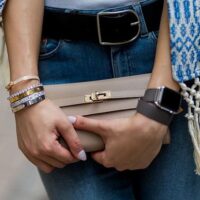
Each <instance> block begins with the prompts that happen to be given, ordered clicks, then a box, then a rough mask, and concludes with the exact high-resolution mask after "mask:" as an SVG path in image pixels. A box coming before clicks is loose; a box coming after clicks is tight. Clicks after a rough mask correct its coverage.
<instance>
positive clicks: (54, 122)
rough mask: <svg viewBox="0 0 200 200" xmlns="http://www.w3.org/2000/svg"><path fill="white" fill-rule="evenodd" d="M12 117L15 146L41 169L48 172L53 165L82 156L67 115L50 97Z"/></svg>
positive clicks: (63, 164) (74, 160) (70, 161)
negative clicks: (59, 140)
mask: <svg viewBox="0 0 200 200" xmlns="http://www.w3.org/2000/svg"><path fill="white" fill-rule="evenodd" d="M15 118H16V127H17V138H18V145H19V148H20V149H21V150H22V152H23V153H24V154H25V156H26V157H27V158H28V159H29V160H30V161H31V162H32V163H33V164H35V165H36V166H37V167H39V168H40V169H41V170H42V171H44V172H46V173H49V172H51V171H53V169H54V168H63V167H64V166H65V165H67V164H70V163H74V162H77V161H78V160H79V159H82V160H85V159H86V155H85V152H84V151H83V149H82V146H81V144H80V141H79V138H78V136H77V133H76V132H75V130H74V128H73V126H72V124H71V123H70V121H69V119H70V118H69V119H68V118H67V117H66V116H65V114H64V113H63V112H62V111H61V110H60V108H58V107H57V106H56V105H54V104H53V103H52V102H51V101H50V100H44V101H42V102H40V103H38V104H36V105H33V106H31V107H29V108H27V109H24V110H22V111H20V112H18V113H16V115H15ZM71 119H72V120H73V118H71ZM59 136H62V137H63V138H64V140H65V141H66V143H67V144H68V146H69V148H70V151H68V150H67V149H66V148H64V147H63V146H62V145H61V144H60V143H59V142H58V140H57V139H58V138H59Z"/></svg>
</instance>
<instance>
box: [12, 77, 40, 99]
mask: <svg viewBox="0 0 200 200" xmlns="http://www.w3.org/2000/svg"><path fill="white" fill-rule="evenodd" d="M39 83H40V82H39V81H38V80H27V81H23V82H21V83H18V84H17V85H13V87H12V88H11V89H10V95H12V94H13V93H15V92H18V91H20V90H23V89H26V88H28V87H30V86H32V85H37V84H39Z"/></svg>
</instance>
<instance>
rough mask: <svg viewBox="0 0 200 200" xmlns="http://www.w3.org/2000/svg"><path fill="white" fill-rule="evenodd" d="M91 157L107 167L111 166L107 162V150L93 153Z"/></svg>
mask: <svg viewBox="0 0 200 200" xmlns="http://www.w3.org/2000/svg"><path fill="white" fill-rule="evenodd" d="M91 157H92V158H93V159H94V160H95V161H96V162H98V163H99V164H101V165H104V166H105V167H111V166H110V165H108V163H106V159H105V158H106V157H105V151H101V152H95V153H92V154H91Z"/></svg>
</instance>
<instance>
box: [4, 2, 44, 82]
mask: <svg viewBox="0 0 200 200" xmlns="http://www.w3.org/2000/svg"><path fill="white" fill-rule="evenodd" d="M43 10H44V0H34V1H33V0H26V1H24V0H9V1H8V2H7V5H6V8H5V10H4V13H3V22H4V30H5V39H6V44H7V49H8V56H9V64H10V72H11V80H15V79H17V78H19V77H21V76H25V75H30V74H31V75H37V74H38V72H37V66H38V54H39V44H40V40H41V29H42V18H43Z"/></svg>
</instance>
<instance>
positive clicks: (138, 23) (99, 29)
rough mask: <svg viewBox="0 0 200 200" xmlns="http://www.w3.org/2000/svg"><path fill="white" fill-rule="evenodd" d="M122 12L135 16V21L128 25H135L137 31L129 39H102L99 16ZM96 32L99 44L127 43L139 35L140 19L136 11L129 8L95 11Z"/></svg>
mask: <svg viewBox="0 0 200 200" xmlns="http://www.w3.org/2000/svg"><path fill="white" fill-rule="evenodd" d="M123 13H130V14H132V15H133V16H134V17H135V18H136V21H133V22H131V23H130V26H132V27H133V26H135V27H137V29H138V30H137V33H136V34H135V35H133V37H132V38H131V39H129V40H126V41H119V42H112V41H104V40H103V37H102V32H101V16H105V15H107V16H112V15H116V14H123ZM97 32H98V40H99V43H100V44H101V45H122V44H127V43H130V42H132V41H134V40H135V39H137V37H138V36H139V34H140V19H139V17H138V15H137V13H136V12H135V11H133V10H131V9H127V10H122V11H113V12H112V11H101V12H99V13H97Z"/></svg>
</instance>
